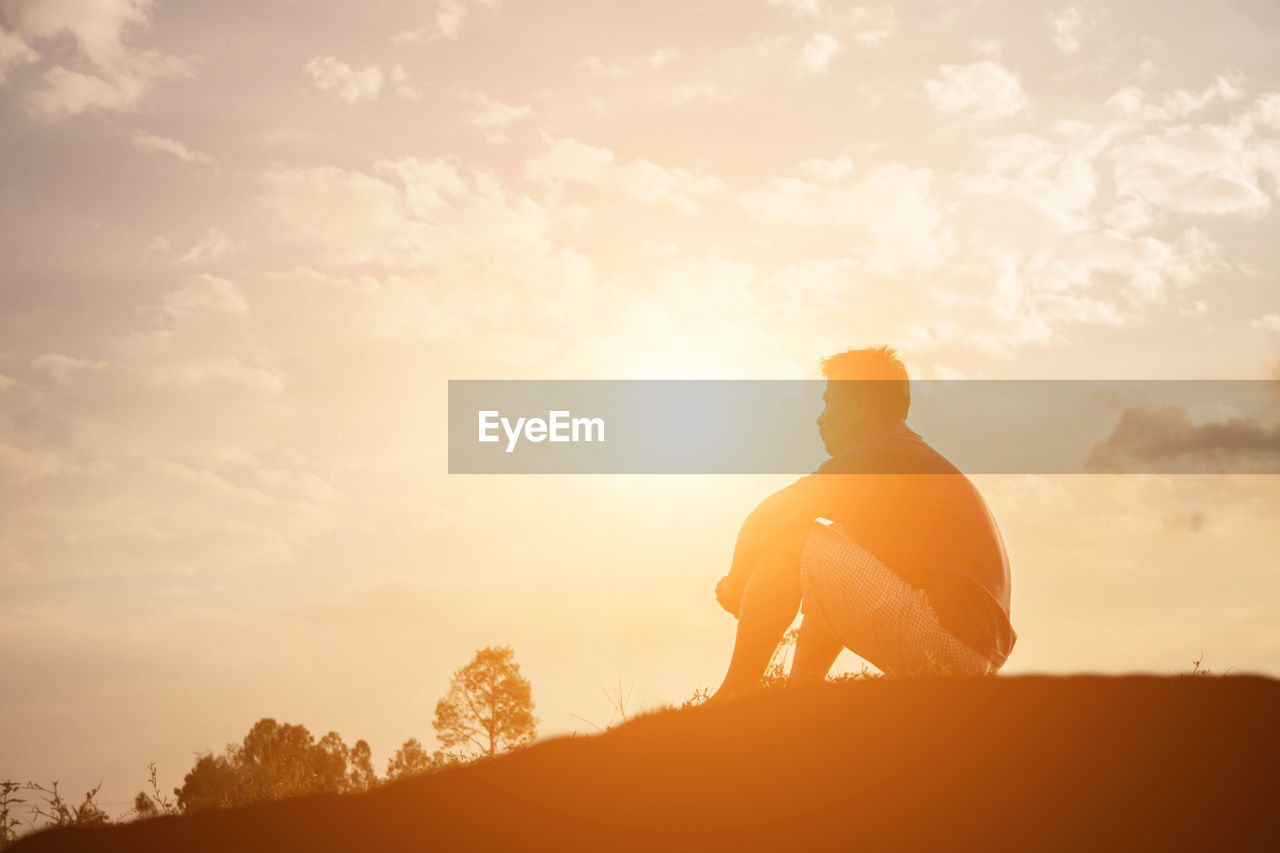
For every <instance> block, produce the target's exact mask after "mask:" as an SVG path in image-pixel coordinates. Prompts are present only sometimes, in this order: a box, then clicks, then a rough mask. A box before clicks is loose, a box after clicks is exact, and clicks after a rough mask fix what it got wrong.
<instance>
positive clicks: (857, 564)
mask: <svg viewBox="0 0 1280 853" xmlns="http://www.w3.org/2000/svg"><path fill="white" fill-rule="evenodd" d="M800 588H801V594H802V604H801V608H800V609H801V612H803V613H804V614H805V618H806V619H812V618H817V619H818V620H819V621H820V622H821V623H822V624H823V626H824V627H825V628H826V629H827V630H828V631H829V632H830V633H831V634H833V635H834V636H836V637H837V638H839V640H840V641H841V642H842V643H844V645H845V647H846V648H848V649H849V650H851V651H852V652H853V653H854V654H856V655H858V656H859V657H861V658H863V659H864V660H866V661H868V662H869V663H871V664H872V665H873V666H875V667H876V668H877V669H879V670H880V671H881V672H884V673H885V674H886V675H895V676H897V675H929V674H936V675H991V674H994V672H995V670H996V667H995V666H994V665H993V664H992V663H991V662H990V661H989V660H987V659H986V658H985V657H983V655H982V654H980V653H979V652H977V651H975V650H974V649H972V648H970V647H969V646H967V645H965V644H964V643H962V642H961V641H960V640H958V639H957V638H956V637H955V636H954V635H953V634H952V633H951V632H950V631H948V630H947V629H946V628H943V627H942V626H941V625H939V624H938V620H937V617H936V616H935V615H934V612H933V607H932V606H930V604H929V594H928V593H927V592H926V591H925V590H923V589H916V588H915V587H913V586H911V585H910V584H909V583H907V582H906V581H904V580H903V579H902V578H901V577H899V576H898V574H897V573H895V572H894V571H893V570H892V569H890V568H889V567H888V566H886V565H885V564H884V563H882V562H880V561H879V560H878V559H876V557H875V555H873V554H872V553H871V552H869V551H867V550H866V549H865V548H863V547H861V546H860V545H858V544H857V543H856V542H854V541H853V540H852V539H850V538H849V537H848V535H847V534H846V533H845V531H844V529H843V528H842V527H840V525H838V524H835V525H831V526H827V525H824V524H821V523H818V522H814V530H813V531H812V532H811V533H810V534H809V538H808V540H807V541H806V543H805V547H804V555H803V556H802V557H801V558H800Z"/></svg>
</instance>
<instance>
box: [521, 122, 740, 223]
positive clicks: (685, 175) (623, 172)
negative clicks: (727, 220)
mask: <svg viewBox="0 0 1280 853" xmlns="http://www.w3.org/2000/svg"><path fill="white" fill-rule="evenodd" d="M543 138H544V139H545V140H546V142H547V145H548V148H547V151H546V152H545V153H543V154H541V155H540V156H538V157H535V158H533V159H532V160H529V161H528V162H527V163H526V164H525V176H526V177H528V178H529V179H530V180H534V181H539V182H541V183H546V184H550V185H552V186H555V187H563V186H565V185H566V184H570V183H582V184H587V185H589V186H593V187H596V188H598V189H604V190H612V191H616V192H620V193H622V194H623V195H624V196H626V197H627V198H630V199H633V200H635V201H639V202H643V203H646V204H671V205H674V206H675V207H676V208H677V209H679V210H680V211H682V212H684V213H696V212H697V211H698V208H699V206H698V202H697V199H698V198H701V197H704V196H708V195H714V194H716V193H720V192H723V191H724V182H723V181H721V180H720V179H719V178H717V177H714V176H712V175H699V174H695V173H693V172H689V171H687V170H685V169H668V168H666V167H664V166H659V165H658V164H656V163H652V162H650V161H648V160H632V161H630V162H627V163H619V162H616V158H615V156H614V153H613V152H612V151H611V150H609V149H608V148H598V147H596V146H592V145H587V144H585V143H582V142H579V141H578V140H576V139H573V138H572V137H568V136H565V137H561V138H559V139H552V138H551V137H549V136H546V135H545V134H544V137H543Z"/></svg>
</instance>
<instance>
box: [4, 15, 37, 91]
mask: <svg viewBox="0 0 1280 853" xmlns="http://www.w3.org/2000/svg"><path fill="white" fill-rule="evenodd" d="M38 58H39V54H38V53H36V52H35V50H33V49H32V48H31V46H30V45H28V44H27V43H26V42H25V41H23V40H22V39H21V38H20V37H19V36H18V34H17V33H11V32H9V31H8V30H6V29H4V28H3V27H0V83H3V82H4V79H5V75H6V74H7V73H8V71H9V69H10V68H14V67H17V66H19V65H25V64H26V63H28V62H35V61H36V59H38Z"/></svg>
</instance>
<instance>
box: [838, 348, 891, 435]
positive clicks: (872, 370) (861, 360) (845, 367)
mask: <svg viewBox="0 0 1280 853" xmlns="http://www.w3.org/2000/svg"><path fill="white" fill-rule="evenodd" d="M822 375H823V376H825V377H826V378H827V379H830V380H835V381H843V380H849V379H852V380H868V379H874V380H878V381H876V382H870V383H867V384H866V385H865V386H863V387H860V388H859V389H858V392H859V393H860V394H863V395H865V397H864V398H865V399H866V400H867V401H868V402H869V403H870V404H871V408H872V410H873V411H875V412H877V413H879V414H882V415H885V416H888V417H894V418H901V419H902V420H906V419H907V410H908V409H910V408H911V380H909V379H908V378H907V368H906V367H904V366H903V364H902V359H900V358H898V353H897V351H896V350H894V348H893V347H887V346H880V347H867V348H866V349H849V350H845V351H844V352H839V353H836V354H835V355H833V356H828V357H827V358H824V359H823V360H822Z"/></svg>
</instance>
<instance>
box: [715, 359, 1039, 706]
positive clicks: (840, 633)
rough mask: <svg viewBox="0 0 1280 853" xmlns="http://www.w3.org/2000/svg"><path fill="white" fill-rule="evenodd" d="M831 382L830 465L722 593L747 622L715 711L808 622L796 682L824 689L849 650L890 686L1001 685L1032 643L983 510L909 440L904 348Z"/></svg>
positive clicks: (839, 366) (824, 427)
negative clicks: (898, 680) (797, 622)
mask: <svg viewBox="0 0 1280 853" xmlns="http://www.w3.org/2000/svg"><path fill="white" fill-rule="evenodd" d="M822 373H823V376H825V377H826V379H827V388H826V393H825V394H824V395H823V400H824V401H825V403H826V408H825V409H824V410H823V412H822V414H821V416H819V418H818V430H819V433H820V435H821V436H822V442H823V444H824V445H825V447H826V450H827V452H828V453H829V454H830V455H831V458H830V459H828V460H827V461H826V462H824V463H823V464H822V465H821V466H819V467H818V469H817V471H815V472H814V473H812V474H809V475H808V476H806V477H802V478H801V479H800V480H797V481H796V482H795V483H793V484H791V485H790V486H788V487H786V488H785V489H782V490H781V491H779V492H776V493H775V494H773V495H771V496H769V497H768V498H766V499H765V500H764V501H763V502H762V503H761V504H760V505H759V506H758V507H756V508H755V509H754V510H753V511H752V512H751V514H750V515H748V516H747V519H746V521H744V522H743V524H742V529H741V530H740V532H739V533H738V541H737V544H736V546H735V547H734V552H733V562H732V565H731V566H730V568H729V574H728V575H726V576H725V577H723V578H722V579H721V580H720V582H719V583H718V584H717V585H716V598H717V599H718V600H719V602H720V604H721V606H723V607H724V609H725V610H727V611H729V612H730V613H732V614H733V615H734V616H736V617H737V618H738V633H737V638H736V640H735V643H734V649H733V659H732V660H731V661H730V664H729V672H728V674H727V675H726V676H725V680H724V683H723V684H722V685H721V686H720V689H719V691H717V693H716V698H725V697H728V696H733V695H736V694H738V693H741V692H744V691H746V690H749V689H751V688H752V687H754V686H756V685H757V684H758V682H759V680H760V677H761V676H762V675H763V674H764V671H765V668H766V667H767V666H768V664H769V660H770V658H771V657H772V656H773V652H774V650H775V649H776V648H777V645H778V642H779V641H780V640H781V639H782V635H783V633H784V632H785V631H786V630H787V628H788V627H789V626H790V625H791V623H792V621H793V620H794V619H795V617H796V611H797V609H799V610H801V611H802V612H803V613H804V620H803V622H802V623H801V626H800V634H799V640H798V642H797V645H796V652H795V658H794V660H793V661H792V666H791V678H792V679H793V680H794V679H801V680H806V679H814V680H818V679H822V678H825V677H826V674H827V671H828V670H829V669H830V668H831V665H832V664H833V663H835V659H836V657H837V656H838V655H839V654H840V652H841V650H843V649H845V648H848V649H850V650H852V651H853V652H854V653H855V654H857V655H859V656H860V657H862V658H864V659H866V660H867V661H870V662H871V663H872V664H874V665H875V666H876V667H877V668H879V669H880V670H881V671H883V672H885V673H886V674H888V675H920V674H928V673H935V674H952V675H988V674H993V673H995V672H996V670H998V669H999V668H1000V667H1001V666H1003V665H1004V662H1005V660H1006V659H1007V658H1008V656H1009V652H1010V651H1012V649H1013V644H1014V643H1015V642H1016V640H1017V635H1016V634H1015V632H1014V630H1013V628H1012V626H1011V625H1010V623H1009V561H1008V557H1007V556H1006V555H1005V549H1004V542H1003V541H1002V540H1001V538H1000V531H999V529H998V528H997V527H996V523H995V519H994V518H992V516H991V513H990V511H989V510H988V509H987V505H986V503H985V502H984V501H983V499H982V496H981V495H980V494H979V493H978V490H977V489H976V488H975V487H974V485H973V483H972V482H970V481H969V479H968V478H967V477H965V476H964V475H963V474H961V473H960V471H959V470H957V469H956V468H955V466H953V465H952V464H951V463H950V462H948V461H947V460H946V459H944V458H943V457H942V455H941V454H939V453H938V452H937V451H936V450H934V449H933V448H932V447H930V446H929V445H928V444H926V443H925V442H924V440H923V439H921V438H920V436H918V435H917V434H916V433H914V432H913V431H912V430H911V429H909V428H908V427H907V425H906V417H907V410H908V409H909V407H910V405H911V388H910V383H909V381H908V379H907V371H906V368H904V367H903V365H902V362H901V361H900V360H899V359H898V357H897V354H896V353H895V352H894V351H893V350H892V349H890V348H888V347H876V348H871V349H862V350H849V351H847V352H843V353H840V354H838V355H834V356H832V357H831V358H828V359H826V360H825V361H823V363H822ZM815 519H826V520H828V521H830V522H833V523H832V524H829V525H828V524H824V523H822V522H820V521H816V520H815Z"/></svg>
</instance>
